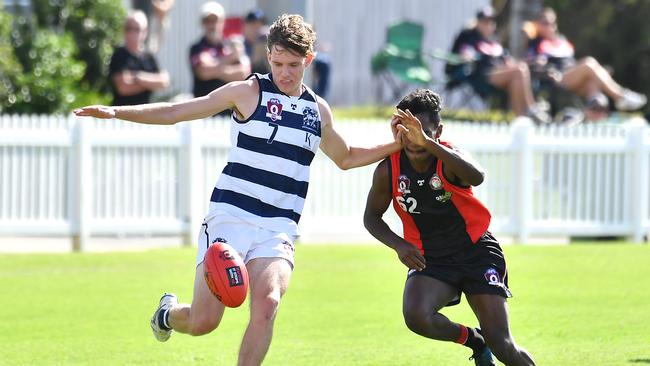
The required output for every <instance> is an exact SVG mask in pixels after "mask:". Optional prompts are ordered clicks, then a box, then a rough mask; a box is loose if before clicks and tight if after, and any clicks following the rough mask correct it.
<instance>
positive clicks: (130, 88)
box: [108, 10, 169, 105]
mask: <svg viewBox="0 0 650 366" xmlns="http://www.w3.org/2000/svg"><path fill="white" fill-rule="evenodd" d="M146 38H147V16H146V15H145V14H144V12H142V11H140V10H135V11H132V12H130V13H129V14H128V16H127V18H126V21H125V23H124V46H121V47H117V48H116V49H115V51H114V53H113V56H112V57H111V62H110V66H109V72H108V75H109V78H110V82H111V86H112V88H113V105H136V104H145V103H149V101H150V99H151V92H153V91H155V90H160V89H164V88H166V87H167V86H168V85H169V75H168V74H167V72H166V71H164V70H160V69H159V68H158V64H157V63H156V60H155V58H154V57H153V55H152V54H151V53H149V52H147V51H146V50H145V46H144V41H145V39H146Z"/></svg>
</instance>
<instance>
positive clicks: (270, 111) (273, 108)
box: [266, 98, 282, 122]
mask: <svg viewBox="0 0 650 366" xmlns="http://www.w3.org/2000/svg"><path fill="white" fill-rule="evenodd" d="M281 114H282V102H280V99H278V98H271V99H269V101H268V102H266V116H267V117H269V118H270V119H271V121H274V122H275V121H281V120H282V116H281Z"/></svg>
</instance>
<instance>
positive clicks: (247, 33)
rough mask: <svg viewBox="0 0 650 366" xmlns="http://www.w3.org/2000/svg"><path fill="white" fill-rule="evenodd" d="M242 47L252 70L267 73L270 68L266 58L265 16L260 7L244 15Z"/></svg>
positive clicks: (266, 30)
mask: <svg viewBox="0 0 650 366" xmlns="http://www.w3.org/2000/svg"><path fill="white" fill-rule="evenodd" d="M243 31H244V47H245V48H246V55H247V56H248V58H249V59H250V62H251V68H252V70H253V72H255V73H259V74H266V73H268V72H269V71H270V70H271V68H270V67H269V62H268V61H267V59H266V37H267V32H268V29H267V27H266V16H265V15H264V12H262V10H260V9H254V10H251V11H250V12H248V14H246V16H245V17H244V29H243Z"/></svg>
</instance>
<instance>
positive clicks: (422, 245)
mask: <svg viewBox="0 0 650 366" xmlns="http://www.w3.org/2000/svg"><path fill="white" fill-rule="evenodd" d="M441 104H442V102H441V99H440V96H438V95H437V94H436V93H434V92H433V91H431V90H428V89H419V90H416V91H414V92H412V93H411V94H409V95H407V96H406V97H404V98H403V99H402V100H401V101H400V102H399V104H398V105H397V113H395V114H394V115H393V120H392V124H393V125H395V126H396V127H397V131H399V132H401V134H402V143H403V148H402V150H401V151H398V152H395V153H393V154H391V155H390V156H389V157H388V158H386V159H385V160H383V161H382V162H381V163H379V165H378V166H377V168H376V169H375V174H374V177H373V182H372V187H371V188H370V193H369V194H368V200H367V203H366V210H365V214H364V225H365V227H366V228H367V229H368V231H369V232H370V234H372V235H373V236H374V237H375V238H377V239H378V240H379V241H381V242H382V243H384V244H385V245H386V246H388V247H390V248H391V249H393V250H395V252H396V253H397V256H398V258H399V260H400V261H401V262H402V263H403V264H404V265H405V266H406V267H408V268H409V270H408V275H407V279H406V284H405V288H404V302H403V315H404V320H405V322H406V325H407V327H408V328H409V329H411V330H412V331H413V332H415V333H417V334H419V335H421V336H424V337H427V338H431V339H436V340H441V341H449V342H457V343H460V344H463V345H465V346H466V347H469V348H470V349H472V351H473V355H472V357H473V358H474V361H475V363H476V365H481V366H485V365H494V360H493V358H492V354H494V356H496V358H498V359H499V361H501V362H503V363H504V364H506V365H534V364H535V363H534V361H533V359H532V357H531V356H530V354H529V353H528V352H527V351H526V350H524V349H523V348H521V347H519V346H517V344H516V343H515V342H514V340H513V338H512V336H511V334H510V329H509V325H508V312H507V303H506V298H508V297H510V296H511V294H510V290H509V289H508V277H507V271H506V262H505V258H504V255H503V252H502V250H501V247H500V246H499V243H498V241H497V240H496V239H495V238H494V236H492V234H491V233H490V232H489V231H488V227H489V225H490V212H489V211H488V209H487V208H486V207H485V206H484V205H483V204H482V203H481V202H480V201H479V200H478V199H477V198H476V197H474V195H473V193H472V186H477V185H479V184H481V183H482V182H483V179H484V173H483V170H482V168H481V167H480V165H479V164H478V163H476V162H475V161H474V160H473V159H471V157H470V156H469V155H468V154H467V153H464V152H462V151H460V150H459V149H457V148H455V147H454V146H452V145H451V144H449V143H447V142H444V141H441V140H440V135H441V134H442V127H443V126H442V124H441V123H440V111H441ZM391 201H392V203H393V208H394V209H395V212H397V214H398V216H399V217H400V219H401V221H402V223H403V225H404V237H403V238H402V237H400V236H398V235H397V234H395V233H394V232H393V231H392V230H391V229H390V228H389V227H388V225H387V224H386V222H385V221H384V219H383V218H382V216H383V214H384V213H385V212H386V209H387V208H388V206H389V204H390V203H391ZM461 292H464V293H465V297H466V298H467V301H468V302H469V304H470V305H471V307H472V310H473V311H474V313H475V314H476V316H477V318H478V320H479V322H480V325H481V328H480V329H478V328H471V327H467V326H464V325H462V324H458V323H454V322H452V321H450V320H449V319H448V318H447V317H445V316H444V315H442V314H441V313H439V311H440V310H441V309H442V308H443V307H445V306H447V305H455V304H458V303H459V302H460V294H461Z"/></svg>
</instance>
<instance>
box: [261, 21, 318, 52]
mask: <svg viewBox="0 0 650 366" xmlns="http://www.w3.org/2000/svg"><path fill="white" fill-rule="evenodd" d="M314 42H316V32H314V30H313V29H312V27H311V25H309V24H308V23H306V22H305V20H304V19H303V18H302V16H300V15H298V14H282V15H281V16H280V17H278V19H277V20H276V21H275V22H273V24H271V28H270V29H269V36H268V39H267V42H266V46H267V47H268V49H269V51H270V50H272V49H273V46H276V45H277V46H280V47H282V48H284V49H288V50H290V51H293V52H295V53H297V54H299V55H301V56H307V55H309V54H313V53H314Z"/></svg>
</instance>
